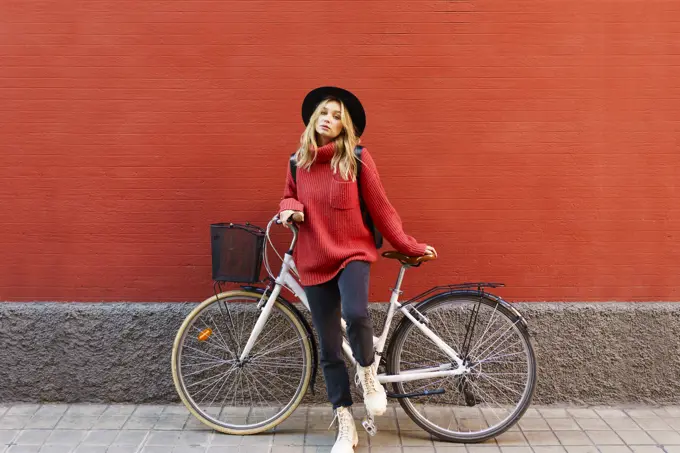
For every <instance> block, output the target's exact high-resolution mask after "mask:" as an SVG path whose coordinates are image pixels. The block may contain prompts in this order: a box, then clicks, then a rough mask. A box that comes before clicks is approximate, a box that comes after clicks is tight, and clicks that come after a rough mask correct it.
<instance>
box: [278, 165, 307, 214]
mask: <svg viewBox="0 0 680 453" xmlns="http://www.w3.org/2000/svg"><path fill="white" fill-rule="evenodd" d="M287 168H288V170H287V173H286V186H285V187H284V189H283V198H281V202H280V203H279V214H280V213H281V212H283V211H285V210H287V209H292V210H293V211H302V212H304V209H305V207H304V205H303V204H302V203H300V202H299V201H298V199H297V186H296V184H295V181H293V175H292V174H291V173H290V164H289V165H287Z"/></svg>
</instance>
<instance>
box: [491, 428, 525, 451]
mask: <svg viewBox="0 0 680 453" xmlns="http://www.w3.org/2000/svg"><path fill="white" fill-rule="evenodd" d="M495 440H496V442H497V443H498V445H500V446H501V447H503V446H512V445H515V446H520V445H528V444H529V441H527V439H526V437H524V434H522V432H521V431H506V432H504V433H503V434H501V435H500V436H497V437H496V439H495Z"/></svg>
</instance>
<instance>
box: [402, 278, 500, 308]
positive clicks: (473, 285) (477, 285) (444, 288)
mask: <svg viewBox="0 0 680 453" xmlns="http://www.w3.org/2000/svg"><path fill="white" fill-rule="evenodd" d="M502 286H505V283H498V282H465V283H457V284H453V285H441V286H434V287H432V288H430V289H428V290H427V291H423V292H422V293H420V294H418V295H417V296H414V297H412V298H410V299H409V300H406V301H404V302H401V304H402V305H407V304H412V303H414V302H418V301H420V300H422V299H425V298H426V297H427V296H430V295H432V294H435V293H438V292H448V291H456V290H460V289H476V290H477V291H478V292H479V293H480V294H484V288H500V287H502Z"/></svg>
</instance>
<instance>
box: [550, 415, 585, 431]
mask: <svg viewBox="0 0 680 453" xmlns="http://www.w3.org/2000/svg"><path fill="white" fill-rule="evenodd" d="M545 421H546V422H548V425H549V426H550V428H552V430H553V431H573V430H578V429H580V427H579V426H578V424H577V423H576V421H575V420H574V419H573V418H546V420H545Z"/></svg>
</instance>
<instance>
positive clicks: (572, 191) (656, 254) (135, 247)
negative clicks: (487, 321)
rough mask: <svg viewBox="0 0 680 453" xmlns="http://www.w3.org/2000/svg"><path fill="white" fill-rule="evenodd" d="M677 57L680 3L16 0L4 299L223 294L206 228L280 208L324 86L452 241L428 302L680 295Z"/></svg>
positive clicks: (391, 191) (7, 20)
mask: <svg viewBox="0 0 680 453" xmlns="http://www.w3.org/2000/svg"><path fill="white" fill-rule="evenodd" d="M679 51H680V3H678V2H676V1H670V0H666V1H660V0H617V1H609V0H599V1H592V0H583V1H579V2H574V1H571V0H569V1H567V0H513V1H506V0H490V1H487V0H480V1H430V0H426V1H423V0H417V1H412V0H411V1H401V0H386V1H382V0H381V1H293V0H289V1H288V0H278V1H245V0H244V1H229V0H225V1H204V0H192V1H179V0H161V1H155V2H138V1H130V0H122V1H121V0H118V1H111V0H90V1H86V2H83V1H73V0H60V1H49V0H46V1H42V2H25V1H21V0H4V1H3V2H2V6H1V13H0V63H1V64H0V149H1V151H0V201H1V204H2V215H1V216H0V256H1V257H2V263H1V264H0V300H12V301H33V300H76V301H100V300H106V301H113V300H115V301H119V300H123V301H167V300H170V301H183V300H200V299H203V298H204V297H206V296H208V295H209V294H210V292H211V281H210V255H209V235H208V225H209V224H210V223H211V222H216V221H234V222H242V221H246V220H249V221H251V222H254V223H257V224H261V225H264V224H265V223H266V220H267V219H268V218H270V216H271V215H273V214H274V212H275V210H276V206H277V202H278V200H279V197H280V196H281V193H282V189H283V182H284V175H285V166H286V162H287V159H288V155H289V154H290V153H291V152H292V151H293V150H294V149H295V146H296V143H297V140H298V137H299V134H300V133H301V131H302V124H301V121H300V117H299V106H300V103H301V100H302V98H303V96H304V94H305V93H306V92H307V91H308V90H309V89H311V88H313V87H316V86H319V85H322V84H337V85H341V86H344V87H347V88H349V89H351V90H353V91H355V92H356V93H357V94H358V95H359V96H360V97H361V99H362V100H363V102H364V103H365V106H366V110H367V114H368V128H367V133H366V134H365V139H364V144H365V145H366V146H367V147H368V148H369V149H370V150H371V152H372V154H373V155H374V156H375V159H376V161H377V163H378V165H379V168H380V171H381V174H382V177H383V180H384V184H385V186H386V188H387V191H388V195H389V196H390V197H391V200H392V201H393V203H394V205H395V206H396V207H397V209H398V210H399V212H400V213H401V215H402V217H403V220H404V223H405V225H406V228H407V231H408V232H409V233H411V234H412V235H414V236H416V237H417V238H419V239H420V240H422V241H426V242H428V243H431V244H434V245H435V246H436V247H437V249H438V250H439V252H440V254H441V259H440V260H439V261H437V262H435V263H432V264H427V265H426V266H424V267H422V268H421V269H418V270H414V271H411V272H410V273H408V274H407V279H406V287H407V288H406V289H407V293H408V294H413V293H414V292H416V291H417V290H419V289H424V288H425V287H426V286H427V285H432V284H435V283H446V282H458V281H469V280H495V281H504V282H505V283H507V284H508V285H509V286H508V288H506V289H504V290H502V291H499V293H501V294H502V295H504V296H506V297H508V298H509V299H512V300H530V301H536V300H551V301H554V300H556V301H561V300H577V301H585V300H600V301H610V300H622V301H623V300H625V301H628V300H678V299H680V293H679V291H678V287H679V286H680V264H679V262H678V259H677V257H678V255H679V252H680V244H679V241H678V233H679V231H680V210H679V206H680V203H679V202H678V191H677V181H678V179H679V178H678V176H680V175H679V174H678V166H679V164H680V157H679V153H678V138H679V134H678V131H679V130H680V129H679V128H680V126H679V125H680V122H679V121H678V114H680V100H679V95H680V85H679V84H678V83H679V82H678V80H680V78H679V76H680V57H679V56H678V55H679V54H680V52H679ZM395 274H396V266H395V265H394V263H391V262H390V263H387V262H380V263H379V264H377V265H376V269H375V272H374V277H373V287H374V290H373V294H372V299H373V300H386V299H387V295H388V294H387V289H386V286H387V284H388V283H389V284H391V283H392V281H393V278H394V276H395Z"/></svg>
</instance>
